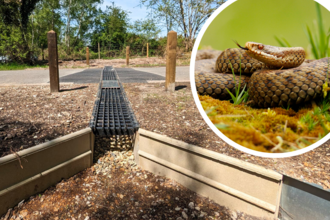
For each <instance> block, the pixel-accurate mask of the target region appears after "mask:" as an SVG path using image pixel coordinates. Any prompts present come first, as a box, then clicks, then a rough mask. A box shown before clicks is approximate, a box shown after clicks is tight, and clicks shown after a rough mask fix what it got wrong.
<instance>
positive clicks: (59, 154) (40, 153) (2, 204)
mask: <svg viewBox="0 0 330 220" xmlns="http://www.w3.org/2000/svg"><path fill="white" fill-rule="evenodd" d="M93 148H94V134H93V132H92V130H91V129H90V128H86V129H83V130H81V131H77V132H75V133H72V134H69V135H66V136H63V137H60V138H57V139H54V140H52V141H49V142H46V143H43V144H40V145H37V146H34V147H31V148H29V149H26V150H22V151H19V152H18V153H17V154H18V155H19V157H20V161H21V165H22V166H23V169H22V168H21V167H20V162H19V160H18V158H17V156H15V155H14V154H11V155H7V156H5V157H2V158H0V216H1V215H3V214H5V213H6V212H7V210H8V209H9V208H11V207H13V206H15V205H16V204H18V203H19V202H20V201H22V200H23V199H27V198H29V197H30V196H32V195H34V194H36V193H38V192H42V191H44V190H45V189H47V188H48V187H50V186H52V185H54V184H56V183H57V182H59V181H61V179H63V178H64V179H65V178H69V177H71V176H73V175H74V174H76V173H78V172H80V171H82V170H84V169H86V168H88V167H90V166H91V165H92V164H93V150H94V149H93Z"/></svg>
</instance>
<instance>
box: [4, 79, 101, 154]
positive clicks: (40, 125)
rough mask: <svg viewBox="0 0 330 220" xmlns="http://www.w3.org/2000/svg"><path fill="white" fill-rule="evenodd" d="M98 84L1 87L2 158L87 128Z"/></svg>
mask: <svg viewBox="0 0 330 220" xmlns="http://www.w3.org/2000/svg"><path fill="white" fill-rule="evenodd" d="M97 86H98V85H97V84H83V85H77V84H74V85H73V84H72V85H61V91H60V92H59V93H50V89H49V86H10V87H0V157H3V156H5V155H8V154H10V153H13V152H16V151H19V150H23V149H27V148H29V147H32V146H35V145H37V144H41V143H44V142H47V141H49V140H52V139H54V138H57V137H60V136H64V135H66V134H70V133H72V132H75V131H78V130H81V129H83V128H86V127H87V126H88V123H89V120H90V114H91V111H92V109H93V105H94V100H95V97H96V92H97V88H98V87H97Z"/></svg>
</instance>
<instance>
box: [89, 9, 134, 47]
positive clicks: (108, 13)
mask: <svg viewBox="0 0 330 220" xmlns="http://www.w3.org/2000/svg"><path fill="white" fill-rule="evenodd" d="M128 26H129V20H128V12H127V11H125V10H122V9H121V8H120V7H116V6H114V5H113V6H111V7H109V6H107V8H106V10H105V11H99V15H98V16H97V18H96V19H95V27H94V31H93V34H92V37H91V44H92V47H93V48H97V45H98V43H100V42H101V43H102V45H103V46H105V47H107V48H108V49H109V51H110V50H111V49H112V48H116V49H122V48H123V46H124V44H125V43H126V39H127V29H128Z"/></svg>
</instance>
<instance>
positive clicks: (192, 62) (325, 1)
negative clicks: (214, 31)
mask: <svg viewBox="0 0 330 220" xmlns="http://www.w3.org/2000/svg"><path fill="white" fill-rule="evenodd" d="M235 1H237V0H228V1H227V2H225V3H224V4H222V5H221V6H220V7H219V8H218V9H217V10H215V12H214V13H213V14H212V15H211V16H210V17H209V18H208V20H207V21H206V22H205V24H204V25H203V27H202V29H201V31H200V32H199V34H198V36H197V39H196V41H195V45H194V48H193V50H192V54H191V59H190V84H191V90H192V94H193V97H194V100H195V103H196V105H197V108H198V110H199V112H200V113H201V115H202V117H203V119H204V121H205V122H206V123H207V124H208V125H209V127H210V128H211V129H212V130H213V132H214V133H216V134H217V135H218V136H219V137H220V138H221V139H222V140H224V141H225V142H227V143H228V144H229V145H231V146H233V147H235V148H236V149H238V150H241V151H243V152H245V153H248V154H252V155H255V156H259V157H268V158H284V157H292V156H297V155H300V154H303V153H306V152H308V151H310V150H313V149H315V148H317V147H318V146H320V145H322V144H324V143H325V142H326V141H327V140H329V139H330V133H329V134H327V135H326V136H325V137H323V138H322V139H321V140H319V141H317V142H316V143H314V144H312V145H310V146H308V147H306V148H304V149H300V150H296V151H293V152H288V153H263V152H259V151H255V150H251V149H249V148H246V147H243V146H241V145H239V144H237V143H236V142H234V141H232V140H231V139H229V138H228V137H227V136H225V135H224V134H223V133H221V132H220V131H219V129H218V128H216V127H215V125H214V124H213V123H212V122H211V120H210V119H209V117H208V116H207V114H206V113H205V111H204V109H203V107H202V104H201V103H200V101H199V98H198V95H197V90H196V84H195V74H194V73H195V61H196V55H197V50H198V46H199V44H200V42H201V39H202V37H203V35H204V33H205V31H206V30H207V28H208V27H209V25H210V24H211V22H212V21H213V20H214V19H215V18H216V17H217V16H218V14H219V13H220V12H221V11H223V10H224V9H225V8H227V7H228V6H229V5H230V4H232V3H233V2H235ZM315 1H316V2H318V3H319V4H320V5H322V6H323V7H325V8H326V9H328V10H329V11H330V2H329V0H315Z"/></svg>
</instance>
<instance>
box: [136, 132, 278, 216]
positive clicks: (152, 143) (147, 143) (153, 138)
mask: <svg viewBox="0 0 330 220" xmlns="http://www.w3.org/2000/svg"><path fill="white" fill-rule="evenodd" d="M134 155H135V161H136V163H137V164H138V165H140V166H141V167H142V168H143V169H146V170H149V171H151V172H153V173H155V174H159V175H164V176H166V177H169V178H171V179H174V180H176V181H178V182H179V183H180V184H182V185H183V186H185V187H187V188H189V189H190V190H193V191H195V192H196V193H198V194H200V195H203V196H207V197H209V198H211V199H213V200H214V201H215V202H218V203H219V204H220V205H225V206H227V207H228V208H230V209H234V210H236V209H237V210H239V211H243V212H245V213H247V214H250V215H254V216H258V217H264V218H267V219H268V218H274V217H277V216H278V212H279V202H280V193H281V188H282V184H283V182H282V181H283V180H282V179H283V175H281V174H280V173H277V172H275V171H272V170H269V169H266V168H264V167H261V166H258V165H254V164H251V163H248V162H245V161H241V160H239V159H236V158H233V157H230V156H227V155H223V154H220V153H217V152H214V151H210V150H207V149H204V148H201V147H198V146H194V145H191V144H188V143H185V142H182V141H178V140H175V139H173V138H169V137H166V136H164V135H160V134H157V133H154V132H151V131H146V130H144V129H139V131H138V134H137V137H136V141H135V144H134Z"/></svg>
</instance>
